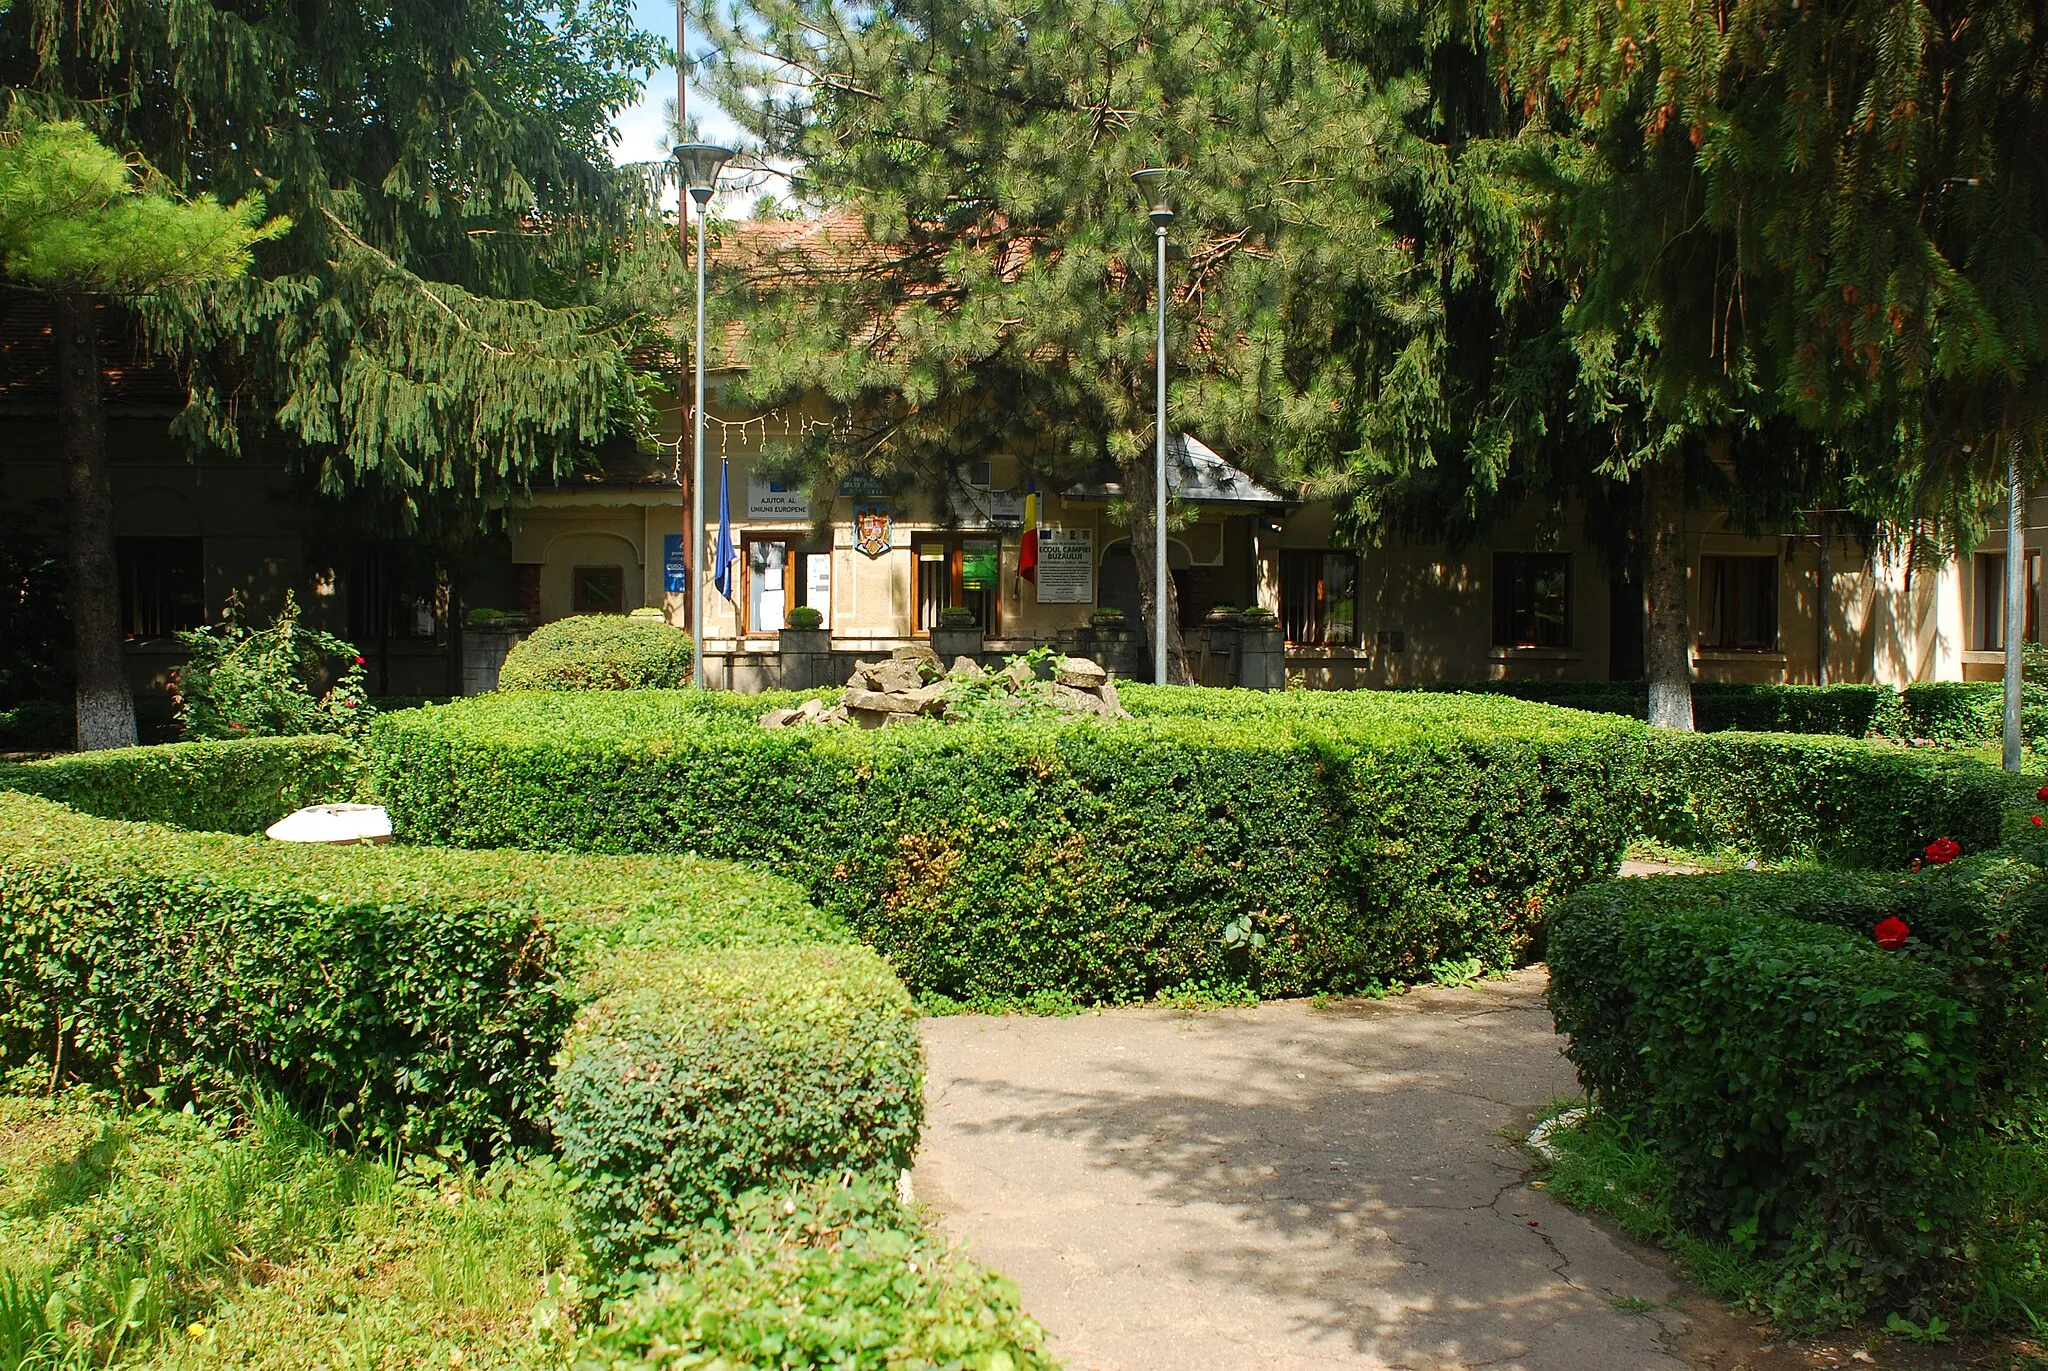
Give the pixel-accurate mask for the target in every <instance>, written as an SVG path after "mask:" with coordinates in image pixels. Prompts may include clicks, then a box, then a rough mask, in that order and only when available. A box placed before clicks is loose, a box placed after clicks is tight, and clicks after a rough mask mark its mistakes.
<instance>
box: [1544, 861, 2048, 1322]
mask: <svg viewBox="0 0 2048 1371" xmlns="http://www.w3.org/2000/svg"><path fill="white" fill-rule="evenodd" d="M2044 915H2048V878H2044V877H2043V876H2042V873H2041V872H2040V871H2039V869H2038V868H2035V867H2033V866H2032V865H2031V864H2028V863H2024V862H2020V861H2017V860H2015V859H2012V858H2006V857H1986V858H1979V859H1973V860H1970V861H1966V862H1963V863H1959V864H1957V865H1956V866H1954V867H1951V868H1948V869H1944V870H1938V871H1927V872H1923V873H1920V874H1917V875H1913V876H1889V877H1881V876H1876V875H1869V876H1855V875H1849V874H1846V873H1841V872H1828V873H1825V874H1800V875H1751V874H1747V873H1742V874H1735V875H1729V876H1715V877H1698V878H1693V877H1668V878H1659V879H1656V880H1642V881H1616V882H1611V883H1608V884H1604V885H1600V886H1595V887H1592V888H1590V889H1588V890H1585V891H1581V892H1579V893H1578V894H1577V895H1575V896H1574V897H1573V898H1572V899H1570V900H1568V901H1566V902H1565V903H1564V904H1563V905H1562V906H1561V907H1560V908H1559V909H1558V910H1557V911H1556V913H1555V915H1554V916H1553V919H1552V922H1551V929H1550V941H1549V960H1550V969H1551V1004H1552V1008H1553V1010H1554V1012H1555V1013H1556V1016H1557V1023H1558V1031H1559V1032H1561V1033H1564V1034H1567V1035H1568V1036H1569V1037H1570V1045H1569V1047H1568V1048H1567V1051H1568V1053H1569V1055H1570V1056H1571V1058H1572V1061H1573V1063H1574V1064H1575V1065H1576V1066H1577V1067H1578V1070H1579V1074H1580V1078H1581V1079H1582V1080H1583V1081H1584V1082H1585V1083H1586V1084H1587V1086H1588V1087H1589V1088H1590V1089H1591V1090H1592V1091H1593V1093H1594V1096H1595V1098H1596V1100H1597V1101H1598V1103H1599V1104H1600V1106H1601V1107H1602V1109H1603V1110H1605V1111H1607V1112H1609V1113H1611V1114H1614V1115H1617V1116H1620V1117H1623V1118H1628V1119H1631V1120H1632V1121H1633V1122H1632V1127H1634V1128H1635V1129H1637V1130H1639V1131H1640V1133H1641V1135H1642V1136H1643V1137H1645V1138H1646V1139H1648V1140H1649V1141H1651V1143H1652V1144H1653V1145H1654V1146H1655V1147H1656V1148H1657V1150H1658V1152H1659V1153H1660V1155H1661V1156H1662V1158H1663V1160H1664V1162H1665V1163H1666V1164H1667V1166H1668V1168H1669V1174H1670V1178H1671V1179H1670V1184H1671V1186H1672V1195H1671V1205H1672V1210H1673V1213H1674V1215H1675V1216H1676V1217H1677V1219H1678V1220H1679V1222H1681V1223H1682V1224H1684V1225H1686V1226H1688V1227H1691V1228H1693V1229H1695V1230H1697V1231H1699V1232H1700V1233H1702V1234H1704V1235H1707V1236H1712V1237H1716V1238H1721V1239H1728V1240H1732V1241H1733V1242H1734V1243H1735V1244H1736V1245H1737V1246H1739V1247H1745V1248H1749V1249H1751V1250H1756V1251H1761V1252H1766V1253H1769V1254H1771V1255H1773V1256H1776V1257H1779V1258H1784V1259H1786V1260H1787V1261H1788V1262H1789V1263H1790V1264H1791V1268H1792V1269H1794V1270H1796V1271H1797V1272H1798V1273H1799V1278H1800V1280H1801V1281H1802V1282H1803V1283H1804V1284H1805V1285H1806V1286H1807V1287H1808V1290H1809V1295H1810V1296H1811V1297H1812V1298H1810V1299H1809V1305H1810V1306H1811V1305H1812V1304H1814V1303H1815V1302H1817V1303H1818V1304H1821V1305H1826V1306H1828V1307H1831V1308H1833V1309H1836V1310H1838V1311H1841V1312H1843V1313H1846V1314H1847V1315H1849V1316H1853V1315H1855V1314H1856V1313H1858V1312H1860V1311H1861V1310H1862V1309H1863V1308H1864V1306H1865V1305H1866V1304H1873V1303H1874V1304H1877V1305H1879V1306H1881V1307H1900V1306H1903V1305H1912V1304H1916V1303H1917V1302H1919V1301H1921V1300H1923V1299H1924V1298H1925V1297H1926V1295H1927V1294H1928V1292H1929V1291H1930V1290H1932V1289H1933V1288H1934V1287H1935V1286H1936V1285H1938V1284H1939V1283H1940V1282H1941V1281H1942V1280H1944V1279H1946V1278H1947V1277H1948V1275H1950V1274H1951V1273H1952V1272H1953V1270H1954V1268H1955V1266H1956V1264H1957V1263H1958V1262H1959V1261H1960V1260H1961V1259H1962V1258H1961V1253H1960V1251H1959V1250H1958V1246H1957V1243H1958V1239H1959V1235H1960V1232H1961V1230H1962V1228H1963V1226H1964V1225H1965V1224H1966V1223H1967V1222H1968V1221H1969V1218H1970V1216H1971V1214H1972V1213H1973V1212H1974V1199H1975V1183H1976V1177H1975V1175H1974V1174H1973V1171H1972V1168H1971V1167H1969V1166H1968V1165H1966V1164H1965V1158H1966V1157H1967V1156H1968V1155H1969V1152H1970V1149H1971V1147H1972V1146H1974V1145H1975V1141H1976V1138H1977V1135H1978V1131H1979V1130H1980V1129H1981V1128H1982V1127H1983V1126H1984V1124H1985V1121H1986V1120H1987V1119H1989V1118H1991V1117H1992V1116H1994V1115H1995V1113H1996V1112H1997V1109H1998V1106H1999V1104H2000V1102H2001V1101H2004V1100H2007V1099H2010V1098H2011V1097H2013V1096H2014V1095H2015V1094H2016V1093H2019V1092H2022V1091H2025V1090H2027V1089H2029V1088H2031V1087H2033V1086H2035V1085H2037V1084H2038V1083H2039V1081H2040V1078H2041V1076H2042V1073H2043V1046H2044V1044H2043V1030H2044V1015H2048V1002H2044V991H2043V985H2042V979H2041V971H2040V969H2041V966H2042V964H2043V962H2044V960H2048V918H2044ZM1888 916H1897V917H1899V918H1902V919H1903V920H1904V921H1905V922H1906V923H1907V924H1908V925H1909V926H1910V928H1911V929H1912V939H1911V941H1909V942H1908V943H1907V944H1906V946H1905V947H1904V948H1902V949H1899V950H1897V951H1887V950H1885V949H1883V948H1880V947H1879V946H1878V945H1877V943H1876V942H1875V940H1874V938H1873V936H1872V929H1873V928H1874V926H1875V925H1876V924H1877V923H1878V922H1879V921H1880V920H1882V919H1884V918H1886V917H1888Z"/></svg>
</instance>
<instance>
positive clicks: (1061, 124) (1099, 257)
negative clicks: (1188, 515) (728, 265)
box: [705, 0, 1429, 671]
mask: <svg viewBox="0 0 2048 1371" xmlns="http://www.w3.org/2000/svg"><path fill="white" fill-rule="evenodd" d="M705 21H706V23H707V26H708V27H709V28H710V29H711V30H712V32H713V33H714V34H715V35H716V36H717V38H718V40H719V44H720V47H721V48H722V50H723V53H724V61H723V65H722V68H721V72H720V78H719V85H718V91H719V94H720V97H721V103H723V104H724V106H725V108H726V109H728V110H729V111H731V112H732V113H733V114H734V115H735V117H737V118H739V119H741V120H742V121H743V122H744V123H745V124H746V125H747V127H748V129H749V132H750V133H751V134H752V135H753V136H754V138H755V139H756V140H758V142H759V144H760V145H761V148H762V149H763V150H764V151H765V152H767V153H768V154H770V155H773V156H777V157H786V158H790V159H793V160H795V161H798V162H800V163H802V165H803V169H804V175H805V177H806V179H807V183H808V194H809V195H810V197H811V198H812V199H814V200H816V201H819V202H821V203H823V204H825V205H828V206H831V207H834V208H836V209H839V210H841V211H844V212H848V213H852V214H856V215H857V216H858V217H859V221H860V224H861V226H862V237H863V238H864V240H865V242H866V244H867V246H864V247H862V248H860V249H859V250H858V251H850V250H846V249H845V248H843V247H840V248H832V247H829V246H827V247H825V248H822V249H821V248H820V247H818V246H817V239H816V237H815V236H813V237H811V238H806V237H805V236H803V235H792V243H793V244H796V245H797V246H794V247H792V249H791V250H790V251H788V252H785V253H782V254H779V255H776V256H774V257H772V258H771V259H770V260H767V261H764V262H760V263H756V264H754V265H753V266H752V267H751V268H749V269H746V270H744V271H743V272H742V273H741V277H740V279H739V280H737V281H735V282H734V283H732V285H731V286H730V287H727V288H722V289H721V291H720V294H721V295H726V296H728V297H730V296H731V295H733V294H734V293H735V292H737V293H738V294H739V295H740V297H741V300H742V304H741V310H742V312H743V314H744V316H745V320H746V324H747V329H746V334H747V342H746V345H745V346H746V360H747V362H748V364H749V368H750V369H749V372H748V374H747V377H746V379H745V381H744V383H743V384H742V387H741V391H742V395H743V398H745V399H747V400H749V401H752V402H754V403H758V404H773V403H782V402H786V401H788V400H790V399H792V398H794V397H796V396H798V395H801V394H803V393H806V392H808V391H811V390H813V389H817V390H822V391H823V392H824V393H825V394H826V395H827V396H828V397H829V398H830V399H831V400H832V401H833V402H834V403H835V404H836V405H837V406H839V407H840V409H841V410H842V412H843V413H844V414H846V415H848V416H851V419H850V421H849V422H850V425H851V426H850V427H849V426H841V427H839V428H836V429H834V430H833V431H831V432H829V433H820V434H818V435H817V436H816V437H815V439H814V440H813V442H812V444H811V446H810V448H809V449H808V450H807V451H806V452H805V454H804V459H805V461H807V462H808V464H809V471H808V474H809V475H810V478H811V479H812V480H813V481H814V482H815V483H817V484H820V485H822V484H825V483H830V482H836V480H837V479H838V477H839V476H841V475H843V474H850V473H853V472H862V473H865V474H894V475H900V476H906V477H909V478H913V479H915V480H918V481H921V482H923V483H924V484H925V485H926V486H927V487H928V488H930V489H932V490H933V491H934V492H935V493H937V492H939V491H942V490H943V489H945V487H946V485H947V483H948V480H949V478H950V475H951V473H952V471H953V469H954V468H955V467H956V466H957V465H958V464H959V463H960V462H962V461H964V460H968V459H971V458H973V457H976V456H980V455H985V454H986V453H987V452H988V451H989V449H990V448H991V447H993V446H995V445H997V444H1000V443H1010V444H1013V445H1015V444H1018V443H1019V442H1020V441H1021V443H1022V445H1023V447H1024V453H1023V455H1024V457H1025V459H1026V461H1027V462H1028V463H1029V465H1030V467H1031V468H1032V470H1033V472H1034V473H1035V474H1036V475H1037V476H1038V477H1039V479H1040V480H1041V481H1045V482H1051V483H1058V482H1062V481H1065V480H1068V479H1072V478H1075V477H1078V476H1082V475H1092V474H1095V473H1097V472H1099V471H1101V470H1102V469H1103V468H1104V467H1105V466H1110V467H1113V468H1114V469H1115V470H1116V472H1117V473H1118V474H1119V475H1120V477H1121V481H1122V486H1123V490H1124V494H1125V499H1126V502H1127V512H1128V515H1129V519H1130V527H1131V530H1132V544H1133V551H1134V553H1135V558H1136V561H1137V564H1138V567H1139V572H1140V586H1141V591H1142V594H1143V597H1144V605H1145V612H1146V614H1147V615H1148V616H1150V615H1153V614H1156V613H1162V612H1163V614H1164V616H1165V622H1166V623H1167V624H1168V625H1169V629H1170V632H1171V636H1172V642H1171V645H1170V659H1171V660H1172V661H1173V662H1174V663H1179V661H1180V659H1181V653H1180V649H1179V639H1178V633H1177V632H1174V631H1172V626H1173V625H1174V623H1175V619H1176V616H1177V607H1176V605H1175V604H1174V601H1173V588H1172V586H1171V584H1170V583H1169V584H1168V585H1166V586H1163V587H1159V586H1155V585H1153V583H1152V580H1153V578H1152V575H1151V567H1152V561H1153V559H1152V555H1151V554H1152V548H1153V546H1154V544H1153V539H1154V538H1156V537H1157V536H1159V534H1158V531H1157V530H1155V529H1154V528H1153V527H1152V519H1151V517H1150V512H1151V509H1152V494H1153V492H1152V481H1153V476H1152V465H1153V464H1152V461H1151V449H1152V437H1153V435H1152V428H1153V393H1152V392H1153V368H1152V364H1151V361H1152V338H1153V319H1152V309H1153V276H1154V271H1153V261H1152V251H1153V235H1152V231H1151V227H1150V225H1149V224H1148V223H1147V221H1146V214H1145V206H1144V205H1143V204H1142V203H1140V201H1139V199H1138V197H1137V195H1136V193H1135V191H1134V189H1133V187H1132V185H1131V183H1130V180H1129V176H1130V173H1131V172H1132V171H1135V170H1137V169H1139V168H1141V167H1148V166H1165V167H1170V168H1173V169H1175V172H1176V175H1175V178H1174V185H1173V191H1172V196H1173V200H1174V204H1175V210H1176V216H1177V217H1176V219H1175V222H1174V224H1173V226H1172V229H1171V231H1170V232H1171V241H1172V243H1173V245H1174V248H1175V252H1176V256H1175V261H1174V263H1173V265H1172V268H1171V274H1172V284H1171V286H1170V299H1169V316H1170V317H1169V330H1168V356H1169V362H1170V366H1171V370H1172V373H1173V381H1172V385H1171V392H1170V393H1171V401H1170V405H1169V416H1170V418H1169V423H1170V424H1171V426H1172V427H1174V428H1177V429H1183V428H1184V429H1188V430H1191V431H1195V432H1199V433H1201V434H1203V435H1204V437H1205V438H1207V439H1208V440H1209V441H1211V442H1214V443H1216V444H1217V445H1218V446H1219V447H1221V448H1223V449H1224V450H1225V451H1226V452H1227V453H1228V454H1229V455H1230V456H1231V457H1232V459H1233V460H1236V461H1239V462H1241V463H1245V464H1247V465H1249V466H1251V467H1252V468H1253V469H1254V470H1258V471H1298V470H1305V469H1308V468H1310V467H1312V466H1314V465H1315V464H1316V463H1317V462H1318V461H1320V460H1321V458H1320V455H1319V454H1321V453H1322V452H1323V451H1324V450H1325V449H1326V448H1327V447H1328V446H1329V445H1330V444H1331V443H1332V442H1335V441H1338V440H1340V439H1342V438H1343V437H1344V434H1343V425H1344V422H1345V417H1346V413H1347V409H1346V407H1347V405H1349V404H1351V403H1352V402H1353V400H1354V398H1355V396H1356V395H1357V394H1358V393H1359V388H1360V385H1361V377H1360V376H1359V375H1358V374H1356V372H1355V370H1354V367H1355V365H1356V362H1357V360H1358V358H1357V356H1356V355H1354V354H1351V353H1349V352H1347V351H1346V350H1345V349H1343V348H1340V347H1338V346H1335V345H1334V340H1335V337H1336V334H1337V331H1338V330H1339V328H1340V327H1341V326H1342V325H1343V321H1344V320H1345V319H1346V318H1348V317H1349V316H1350V315H1352V314H1354V313H1356V312H1358V311H1360V310H1369V309H1379V310H1387V311H1392V312H1397V313H1398V312H1402V311H1415V310H1424V311H1426V310H1427V309H1428V308H1429V303H1428V301H1427V300H1417V299H1413V298H1410V296H1409V294H1408V291H1407V287H1406V283H1405V281H1404V278H1403V268H1404V266H1405V263H1404V262H1403V260H1402V257H1401V254H1400V252H1399V250H1398V246H1397V244H1396V243H1395V241H1394V238H1393V236H1392V235H1391V234H1390V233H1389V232H1388V230H1387V227H1386V225H1385V222H1384V220H1385V209H1384V201H1383V198H1382V196H1381V186H1382V183H1383V182H1384V181H1385V179H1386V178H1387V176H1388V175H1389V169H1388V165H1387V162H1388V155H1389V150H1390V149H1391V148H1392V147H1393V145H1394V143H1395V141H1396V139H1397V138H1398V136H1399V134H1400V121H1401V118H1402V116H1403V112H1404V108H1403V106H1404V101H1407V100H1410V99H1412V98H1414V96H1415V92H1414V91H1413V90H1412V89H1411V88H1408V87H1404V86H1400V85H1391V86H1387V87H1384V88H1382V87H1379V86H1369V85H1364V84H1361V83H1359V82H1357V81H1355V80H1353V79H1351V78H1350V75H1349V74H1348V73H1346V72H1342V71H1340V70H1338V69H1337V67H1336V66H1335V65H1334V64H1333V63H1332V62H1331V60H1330V59H1329V58H1328V56H1327V55H1326V54H1325V53H1324V52H1323V51H1322V50H1321V49H1320V47H1319V46H1318V45H1317V44H1316V43H1315V42H1313V41H1312V39H1313V31H1312V29H1311V28H1309V27H1308V26H1305V25H1298V24H1296V23H1295V22H1294V21H1292V20H1291V19H1290V18H1289V17H1288V16H1287V14H1286V13H1285V12H1284V11H1276V10H1275V9H1273V8H1271V7H1268V6H1263V5H1258V4H1253V3H1250V2H1249V0H1166V2H1165V3H1156V4H1145V5H1139V4H1136V3H1133V2H1132V0H910V3H900V4H891V5H885V6H882V7H878V8H869V7H866V6H861V7H853V6H849V5H846V4H842V3H839V2H838V0H745V2H744V3H742V4H741V5H739V6H738V7H737V9H736V11H735V13H734V14H732V15H730V16H726V17H724V18H723V19H721V18H720V17H719V16H717V15H714V14H707V15H706V16H705ZM1162 600H1163V601H1164V604H1163V606H1162V605H1161V603H1160V602H1161V601H1162ZM1182 670H1183V671H1184V668H1182Z"/></svg>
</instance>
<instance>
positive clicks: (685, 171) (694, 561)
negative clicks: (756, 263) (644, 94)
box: [675, 143, 732, 690]
mask: <svg viewBox="0 0 2048 1371" xmlns="http://www.w3.org/2000/svg"><path fill="white" fill-rule="evenodd" d="M731 158H732V149H731V148H721V147H718V146H716V145H714V144H711V143H684V144H681V145H680V146H678V147H677V148H676V149H675V159H676V169H677V171H679V172H680V173H681V176H682V182H683V186H684V188H685V189H687V190H688V191H689V192H690V198H691V199H692V200H695V201H696V202H697V341H696V343H695V344H694V345H693V351H694V352H695V354H696V363H697V398H696V406H695V408H694V410H693V411H692V413H693V414H694V416H695V424H696V431H695V433H694V435H693V436H692V438H691V440H690V460H691V468H690V499H691V502H692V505H693V508H692V511H691V515H690V535H689V536H690V538H691V539H692V540H693V541H692V542H691V543H690V544H689V547H690V552H691V556H690V684H691V685H693V686H695V687H696V688H697V689H699V690H702V689H703V688H704V573H705V571H706V570H707V569H708V567H709V566H710V561H711V559H710V557H709V556H708V555H707V554H706V553H705V551H704V230H705V227H706V225H707V223H708V221H709V219H710V216H709V215H708V214H706V213H705V207H706V206H707V205H709V204H710V203H711V196H712V193H713V192H714V191H716V190H717V188H718V173H719V171H720V170H721V169H722V168H723V167H724V166H725V164H726V163H727V162H728V161H729V160H731ZM676 212H677V213H679V214H680V213H682V207H681V206H680V205H679V206H677V211H676Z"/></svg>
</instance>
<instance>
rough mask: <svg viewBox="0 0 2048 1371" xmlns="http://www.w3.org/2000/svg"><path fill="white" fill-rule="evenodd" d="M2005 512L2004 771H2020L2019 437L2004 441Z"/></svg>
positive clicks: (2023, 592)
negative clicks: (2005, 455) (2005, 456)
mask: <svg viewBox="0 0 2048 1371" xmlns="http://www.w3.org/2000/svg"><path fill="white" fill-rule="evenodd" d="M2006 441H2007V444H2008V446H2007V449H2006V453H2007V464H2006V511H2005V769H2006V770H2007V771H2018V770H2019V769H2020V653H2021V649H2022V647H2023V645H2024V643H2025V641H2026V636H2027V535H2026V530H2025V529H2024V528H2023V527H2022V525H2023V523H2024V520H2023V519H2022V518H2021V517H2020V516H2021V511H2022V510H2024V509H2025V508H2026V503H2027V495H2026V492H2025V491H2024V490H2022V489H2020V438H2019V434H2017V433H2015V434H2013V435H2012V436H2011V437H2010V438H2008V439H2007V440H2006Z"/></svg>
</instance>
